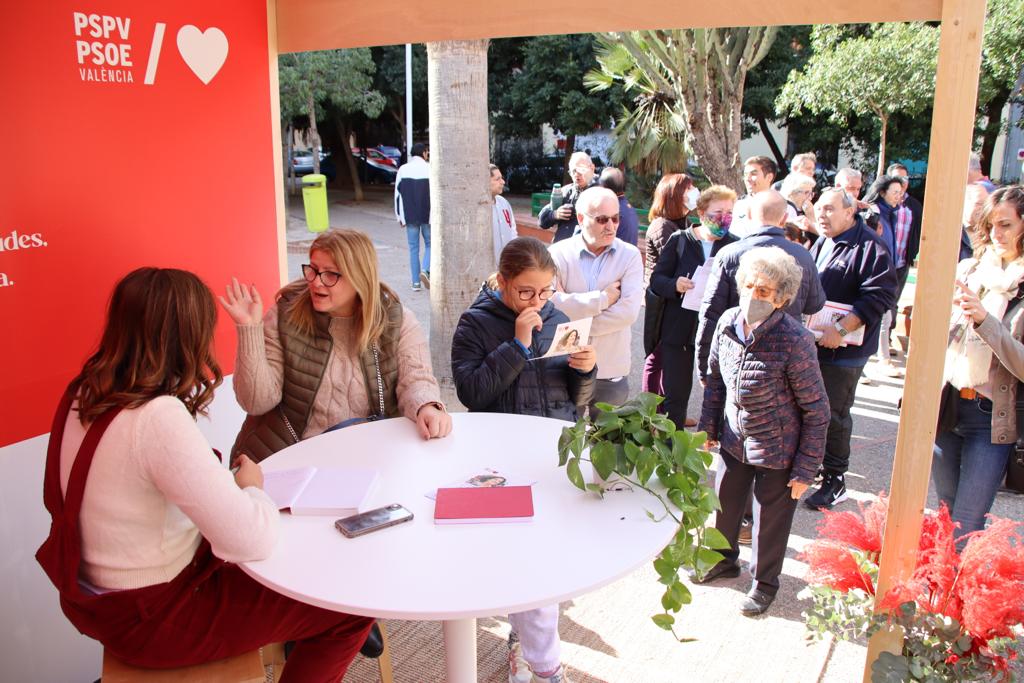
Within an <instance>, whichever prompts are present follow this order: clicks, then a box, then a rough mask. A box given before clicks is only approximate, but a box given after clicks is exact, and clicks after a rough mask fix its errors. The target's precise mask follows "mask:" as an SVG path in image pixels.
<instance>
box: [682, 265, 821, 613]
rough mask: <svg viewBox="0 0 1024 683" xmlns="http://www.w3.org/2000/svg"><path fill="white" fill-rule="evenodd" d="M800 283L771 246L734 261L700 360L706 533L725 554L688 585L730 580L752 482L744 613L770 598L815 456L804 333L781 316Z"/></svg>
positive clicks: (817, 386)
mask: <svg viewBox="0 0 1024 683" xmlns="http://www.w3.org/2000/svg"><path fill="white" fill-rule="evenodd" d="M801 276H802V271H801V269H800V266H798V265H797V263H796V260H795V259H794V258H793V257H792V256H790V255H789V254H787V253H786V252H784V251H783V250H782V249H780V248H779V247H759V248H756V249H752V250H750V251H748V252H746V253H745V254H743V256H742V257H741V259H740V266H739V270H738V271H737V273H736V281H737V286H738V288H739V292H740V305H739V306H738V307H736V308H731V309H729V310H727V311H726V312H725V313H724V314H723V315H722V317H721V318H720V319H719V321H718V328H717V329H716V330H715V335H714V341H713V342H712V345H711V351H710V356H709V360H708V376H707V385H706V387H705V389H704V407H703V413H702V415H701V419H700V426H699V428H700V429H701V430H703V431H706V432H707V434H708V444H709V446H715V445H719V446H720V452H719V466H718V472H717V476H716V480H715V490H716V492H717V493H718V497H719V500H720V501H721V504H722V510H721V512H719V513H718V517H717V520H716V522H715V527H716V528H717V529H718V530H719V531H720V532H722V535H724V536H725V538H726V540H728V541H729V546H730V547H729V549H727V550H725V551H723V552H722V554H723V555H724V556H725V558H724V559H723V560H722V561H721V562H719V563H718V564H717V565H715V566H714V567H712V568H711V569H710V570H709V571H708V572H707V573H706V574H705V575H704V576H702V577H699V578H695V580H696V581H697V582H699V583H708V582H711V581H714V580H716V579H719V578H726V577H736V576H739V574H740V567H739V564H737V560H738V558H739V550H738V546H737V540H738V537H739V532H740V524H741V522H742V519H743V512H744V507H745V504H746V500H747V494H748V492H749V491H750V488H751V485H753V488H754V500H755V501H756V505H754V529H753V537H754V553H753V556H752V558H751V562H750V573H751V574H752V575H753V578H754V583H753V585H752V587H751V589H750V592H749V593H747V596H746V598H745V599H744V600H743V602H742V604H741V605H740V611H741V612H742V613H743V614H745V615H748V616H753V615H757V614H761V613H763V612H764V611H765V610H767V609H768V607H769V606H770V605H771V603H772V601H774V599H775V594H776V593H777V592H778V590H779V574H780V573H781V572H782V561H783V559H784V557H785V554H786V542H787V539H788V538H789V530H790V527H791V526H792V524H793V514H794V512H795V511H796V505H797V501H798V500H799V499H800V496H801V495H802V494H803V493H804V491H806V490H807V487H808V486H809V485H810V484H811V483H813V481H814V477H815V475H816V474H817V471H818V466H819V465H820V464H821V461H822V459H823V458H824V455H825V435H826V433H827V431H828V421H829V405H828V398H827V396H826V394H825V384H824V382H823V381H822V379H821V371H820V370H819V369H818V352H817V347H816V345H815V342H814V335H813V334H812V333H811V332H810V331H809V330H807V329H806V328H804V327H803V325H801V324H800V322H799V321H797V320H796V319H794V318H792V317H791V316H789V315H788V314H787V313H786V312H785V310H784V309H785V307H786V304H787V302H788V301H789V300H790V299H791V298H792V297H793V296H794V295H795V294H796V293H797V291H798V290H799V288H800V279H801Z"/></svg>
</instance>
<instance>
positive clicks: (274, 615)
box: [104, 564, 374, 683]
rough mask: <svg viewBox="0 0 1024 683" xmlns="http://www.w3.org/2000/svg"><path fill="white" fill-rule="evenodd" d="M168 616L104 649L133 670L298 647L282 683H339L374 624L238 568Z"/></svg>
mask: <svg viewBox="0 0 1024 683" xmlns="http://www.w3.org/2000/svg"><path fill="white" fill-rule="evenodd" d="M163 612H164V613H161V612H157V613H154V614H152V615H150V618H148V619H141V620H138V621H137V622H136V623H135V624H133V626H132V627H131V628H128V629H126V631H124V632H122V633H120V634H119V635H118V636H117V637H116V639H115V640H116V642H110V643H106V642H105V643H104V645H106V646H107V647H108V648H109V649H111V650H112V651H113V652H114V654H115V655H116V656H118V657H119V658H121V659H123V660H124V661H126V662H128V663H129V664H132V663H137V662H145V663H146V664H147V665H148V666H160V667H165V668H173V667H178V666H189V665H192V664H198V663H201V662H208V661H213V660H216V659H224V658H225V657H233V656H235V655H239V654H242V653H244V652H250V651H252V650H255V649H256V648H258V647H262V646H263V645H266V644H267V643H277V642H284V641H286V640H295V641H298V642H296V644H295V649H294V650H293V651H292V652H291V654H290V655H289V657H288V666H286V667H285V669H284V674H283V676H282V677H281V683H337V682H338V681H340V680H341V679H342V677H343V676H344V675H345V671H346V670H347V669H348V665H349V664H350V663H351V661H352V659H353V658H354V657H355V656H356V653H358V652H359V648H360V647H362V645H363V642H364V641H365V640H366V634H367V633H368V632H369V630H370V627H371V626H372V625H373V621H374V620H373V619H371V618H369V617H357V616H354V615H351V614H343V613H341V612H333V611H331V610H327V609H322V608H320V607H314V606H313V605H307V604H305V603H303V602H299V601H297V600H293V599H291V598H288V597H285V596H284V595H281V594H280V593H276V592H274V591H272V590H271V589H269V588H265V587H264V586H262V585H261V584H259V583H257V582H256V581H255V580H253V579H252V578H250V577H249V576H248V575H247V574H245V572H243V571H242V570H241V569H239V568H238V567H237V566H236V565H232V564H227V565H224V566H222V567H220V568H219V569H217V570H216V571H215V572H214V573H213V574H211V575H210V577H209V578H208V579H207V580H205V581H203V582H202V583H201V584H199V586H198V587H196V588H195V590H194V591H190V592H189V594H188V595H183V596H181V599H180V600H178V601H177V602H175V603H174V604H172V605H170V606H169V607H168V609H166V610H163Z"/></svg>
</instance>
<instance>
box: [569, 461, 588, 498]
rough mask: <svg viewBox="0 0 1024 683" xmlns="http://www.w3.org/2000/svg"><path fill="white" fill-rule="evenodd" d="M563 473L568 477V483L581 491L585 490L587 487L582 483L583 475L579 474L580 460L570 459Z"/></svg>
mask: <svg viewBox="0 0 1024 683" xmlns="http://www.w3.org/2000/svg"><path fill="white" fill-rule="evenodd" d="M565 473H566V474H567V475H569V481H571V482H572V484H573V486H575V487H576V488H578V489H580V490H581V491H586V490H587V485H586V483H585V482H584V481H583V473H582V472H580V459H579V458H571V459H570V460H569V462H568V464H567V465H566V467H565Z"/></svg>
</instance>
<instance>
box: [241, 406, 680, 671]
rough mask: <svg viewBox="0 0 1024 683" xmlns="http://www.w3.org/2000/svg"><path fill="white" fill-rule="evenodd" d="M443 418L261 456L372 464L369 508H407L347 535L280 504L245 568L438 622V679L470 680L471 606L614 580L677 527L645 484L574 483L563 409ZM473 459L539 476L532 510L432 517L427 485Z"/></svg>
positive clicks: (528, 603) (351, 602)
mask: <svg viewBox="0 0 1024 683" xmlns="http://www.w3.org/2000/svg"><path fill="white" fill-rule="evenodd" d="M452 418H453V421H454V426H453V429H452V433H451V435H449V436H448V437H447V438H444V439H434V440H431V441H425V440H424V439H423V438H422V437H420V436H419V435H418V434H417V432H416V426H415V424H414V423H413V422H412V421H410V420H407V419H404V418H399V419H392V420H382V421H379V422H372V423H366V424H361V425H357V426H354V427H349V428H347V429H342V430H339V431H335V432H331V433H328V434H322V435H320V436H317V437H315V438H312V439H308V440H306V441H302V442H300V443H297V444H295V445H294V446H291V447H289V448H286V449H284V450H282V451H280V452H279V453H276V454H275V455H273V456H272V457H270V458H268V459H267V460H265V461H264V462H263V463H262V466H263V468H264V469H265V470H266V471H271V470H276V469H288V468H292V467H299V466H307V465H313V466H321V467H329V466H335V467H338V466H352V467H363V468H374V469H377V470H378V471H379V472H380V483H379V485H378V487H377V488H376V490H375V492H374V493H373V494H372V496H371V499H370V501H369V506H368V508H367V509H370V508H374V507H379V506H382V505H387V504H390V503H401V504H402V505H404V506H405V507H406V508H408V509H409V510H411V511H412V512H413V513H414V515H415V519H413V521H411V522H407V523H404V524H399V525H398V526H395V527H391V528H388V529H383V530H380V531H375V532H372V533H370V534H367V535H366V536H360V537H358V538H354V539H350V538H345V537H344V536H342V535H341V534H340V533H339V532H338V531H337V530H336V529H335V528H334V518H333V517H313V516H292V515H290V514H282V519H281V522H282V524H281V538H280V541H279V542H278V544H277V547H276V548H275V550H274V553H273V555H271V557H269V558H268V559H266V560H262V561H260V562H248V563H245V564H243V565H242V569H243V570H244V571H246V572H247V573H248V574H249V575H250V576H252V577H253V578H254V579H256V580H257V581H259V582H260V583H262V584H263V585H265V586H268V587H270V588H273V589H274V590H276V591H278V592H280V593H282V594H284V595H287V596H289V597H292V598H295V599H297V600H301V601H302V602H306V603H309V604H313V605H318V606H320V607H325V608H328V609H332V610H337V611H339V612H347V613H350V614H358V615H362V616H371V617H377V618H388V619H413V620H439V621H442V622H444V623H443V626H444V637H445V656H446V664H447V671H448V676H447V680H448V681H449V683H475V681H476V680H477V678H476V618H477V617H490V616H496V615H504V614H508V613H510V612H520V611H523V610H527V609H532V608H535V607H541V606H543V605H550V604H554V603H557V602H560V601H563V600H566V599H569V598H572V597H575V596H578V595H581V594H583V593H587V592H589V591H592V590H594V589H596V588H599V587H601V586H603V585H606V584H608V583H611V582H612V581H615V580H616V579H619V578H621V577H622V576H625V575H626V574H628V573H630V572H632V571H633V570H634V569H636V568H637V567H639V566H640V565H642V564H643V563H644V562H647V561H649V560H651V559H652V558H653V557H654V556H656V555H657V554H658V553H659V552H660V551H661V549H662V548H664V547H665V546H666V545H667V544H668V543H669V542H670V541H671V540H672V537H673V535H674V533H675V531H676V527H675V524H673V523H672V521H671V519H667V520H665V521H662V522H660V523H654V522H652V521H651V520H650V519H649V518H648V517H647V515H646V513H645V510H650V511H652V512H654V513H656V514H659V515H660V514H661V510H662V508H661V504H660V503H659V502H658V501H657V500H655V499H654V498H653V497H651V496H650V495H649V494H648V493H646V492H644V491H640V490H637V491H614V492H609V493H607V494H605V498H604V499H603V500H602V499H600V498H599V497H597V496H596V495H594V494H591V493H584V492H583V491H580V490H579V489H577V488H576V487H574V486H573V485H572V484H571V483H570V482H569V480H568V479H567V478H566V475H565V471H564V469H562V468H559V467H558V436H559V434H560V433H561V430H562V428H563V427H564V426H566V425H567V424H568V423H566V422H562V421H559V420H551V419H547V418H541V417H529V416H523V415H504V414H492V413H456V414H453V415H452ZM583 464H584V465H586V464H587V463H583ZM484 467H493V468H495V469H497V470H499V471H501V472H502V473H504V474H507V475H510V476H511V477H519V478H523V479H525V480H527V481H536V483H535V484H534V486H533V501H534V518H533V521H531V522H526V523H512V524H500V523H498V524H454V525H435V524H434V521H433V518H434V501H433V500H431V499H429V498H428V497H427V496H426V494H427V493H428V492H431V491H433V490H434V489H435V488H437V487H439V486H446V485H449V484H451V483H453V482H455V481H457V480H458V479H459V478H460V477H462V476H465V475H469V474H472V473H474V472H476V471H479V470H481V469H482V468H484ZM584 476H585V477H588V478H589V477H590V471H589V469H587V470H585V471H584ZM650 607H651V609H652V610H653V609H656V608H657V605H651V606H650Z"/></svg>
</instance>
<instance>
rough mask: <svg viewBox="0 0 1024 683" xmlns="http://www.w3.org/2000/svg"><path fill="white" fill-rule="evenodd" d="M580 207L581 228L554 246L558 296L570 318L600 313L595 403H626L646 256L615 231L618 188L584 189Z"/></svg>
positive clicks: (594, 340) (593, 336)
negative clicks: (641, 254)
mask: <svg viewBox="0 0 1024 683" xmlns="http://www.w3.org/2000/svg"><path fill="white" fill-rule="evenodd" d="M576 209H577V219H578V221H579V224H580V226H581V228H582V229H581V230H580V232H579V233H578V234H576V235H574V236H572V237H571V238H570V239H567V240H562V241H561V242H558V243H556V244H554V245H552V246H551V257H552V258H553V259H554V261H555V263H556V265H557V266H558V276H557V281H556V285H557V287H556V289H557V290H558V291H557V292H556V293H555V295H554V296H553V297H552V301H553V302H554V304H555V307H556V308H558V309H559V310H561V311H562V312H563V313H565V314H566V315H568V316H569V318H570V320H579V319H582V318H593V319H594V320H593V323H591V327H590V343H591V344H593V346H594V349H595V351H596V352H597V385H596V387H595V388H594V396H593V398H592V399H591V402H590V406H591V407H593V406H594V404H595V403H598V402H604V403H611V404H613V405H620V404H622V403H623V402H625V400H626V399H627V398H629V379H628V378H629V369H630V359H631V353H630V343H631V330H630V327H631V326H632V325H633V322H634V321H635V320H636V319H637V316H639V315H640V305H641V303H642V302H643V295H644V287H643V270H644V269H643V260H642V259H641V258H640V251H639V250H638V249H637V248H636V247H634V246H633V245H632V244H629V243H627V242H623V241H622V240H621V239H618V238H617V237H616V236H615V232H616V230H617V228H618V225H619V221H620V216H619V201H618V198H617V197H616V196H615V193H614V192H612V191H611V190H608V189H606V188H603V187H592V188H589V189H587V190H584V191H583V192H582V193H581V194H580V197H579V200H578V201H577V203H576ZM580 408H581V409H582V408H583V406H580Z"/></svg>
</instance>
